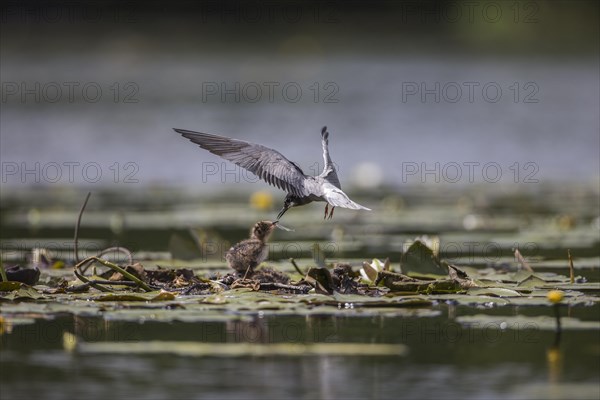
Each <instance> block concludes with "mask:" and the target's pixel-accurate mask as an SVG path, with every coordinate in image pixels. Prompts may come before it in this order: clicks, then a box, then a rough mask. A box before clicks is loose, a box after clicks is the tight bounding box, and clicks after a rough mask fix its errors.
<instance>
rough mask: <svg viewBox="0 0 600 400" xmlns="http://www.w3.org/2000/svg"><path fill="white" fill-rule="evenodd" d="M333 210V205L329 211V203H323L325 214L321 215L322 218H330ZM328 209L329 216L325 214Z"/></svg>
mask: <svg viewBox="0 0 600 400" xmlns="http://www.w3.org/2000/svg"><path fill="white" fill-rule="evenodd" d="M333 210H335V207H334V206H331V211H329V203H327V204H326V205H325V215H323V219H331V217H333ZM328 211H329V216H327V212H328Z"/></svg>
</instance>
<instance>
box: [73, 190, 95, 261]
mask: <svg viewBox="0 0 600 400" xmlns="http://www.w3.org/2000/svg"><path fill="white" fill-rule="evenodd" d="M91 195H92V192H88V194H87V196H85V201H84V202H83V205H82V206H81V209H80V210H79V216H78V217H77V224H75V237H74V239H73V240H74V241H75V243H74V251H75V262H76V263H77V264H78V263H79V225H80V224H81V216H82V215H83V211H85V206H87V203H88V200H89V199H90V196H91Z"/></svg>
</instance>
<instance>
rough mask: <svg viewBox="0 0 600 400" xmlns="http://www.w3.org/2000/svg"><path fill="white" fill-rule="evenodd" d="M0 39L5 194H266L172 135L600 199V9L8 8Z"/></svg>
mask: <svg viewBox="0 0 600 400" xmlns="http://www.w3.org/2000/svg"><path fill="white" fill-rule="evenodd" d="M1 29H2V38H1V45H2V57H1V61H0V66H1V73H2V103H1V106H2V118H1V122H0V124H1V125H0V128H1V132H2V138H1V153H0V155H1V157H2V163H3V164H2V165H3V169H2V185H3V187H6V188H7V189H12V188H15V187H16V188H21V187H23V186H35V185H41V186H49V187H57V186H66V187H72V186H73V185H87V186H92V187H94V188H98V187H102V186H108V187H120V188H124V187H126V188H127V189H128V190H134V189H135V190H136V191H137V190H146V189H147V187H149V186H152V185H180V186H183V187H186V188H190V187H195V188H198V190H204V189H206V188H207V187H208V186H209V185H213V186H216V188H211V189H210V190H220V188H221V187H224V186H227V187H228V188H231V187H232V186H235V185H234V183H235V179H238V180H240V181H253V180H252V179H244V178H245V177H244V176H242V175H241V173H240V172H239V171H238V173H237V175H236V173H230V174H229V175H227V171H228V170H224V168H223V166H222V164H221V160H220V159H219V158H217V157H214V156H212V155H209V154H207V153H205V152H203V151H201V150H199V149H197V148H195V147H194V146H193V145H191V144H190V143H187V142H186V141H185V140H183V139H182V138H180V137H178V135H177V134H175V133H174V132H173V131H172V128H174V127H178V128H185V129H191V130H198V131H203V132H212V133H217V134H222V135H226V136H231V137H236V138H241V139H245V140H249V141H255V142H258V143H263V144H266V145H269V146H271V147H274V148H276V149H278V150H280V151H281V152H283V153H284V154H285V155H286V156H288V158H290V159H292V160H294V161H296V162H297V163H298V164H299V165H301V166H302V167H303V168H304V170H305V172H313V173H316V172H317V170H318V169H319V167H320V165H321V163H322V161H321V157H320V142H319V130H320V128H321V127H322V126H324V125H327V126H328V127H329V130H330V132H331V148H332V149H331V150H332V155H333V157H334V160H335V162H336V163H337V165H338V168H339V172H340V175H341V178H342V182H343V184H344V186H345V187H346V188H348V187H349V186H353V185H354V186H361V185H362V186H363V187H366V188H371V187H376V186H378V185H380V184H386V185H392V186H398V185H402V184H418V185H422V184H434V185H436V184H443V183H450V184H461V183H462V184H465V183H466V184H472V183H484V184H486V183H508V184H518V185H522V184H524V183H525V184H529V183H536V182H539V183H551V182H560V181H568V182H578V183H584V184H588V185H595V186H597V185H598V179H599V172H598V171H599V170H600V165H599V155H598V149H599V147H600V143H599V141H600V139H599V134H598V132H599V130H600V126H599V116H598V109H599V96H598V93H599V90H600V89H599V78H598V68H599V65H598V48H599V43H598V41H599V31H598V4H597V2H594V1H564V2H561V1H523V2H519V1H516V2H487V1H481V2H477V1H475V2H471V1H457V2H451V3H447V2H441V1H440V2H436V1H427V2H417V1H407V2H402V1H398V2H396V1H384V2H372V3H371V2H370V3H369V4H368V5H364V4H362V2H353V1H350V2H335V1H328V2H317V1H314V2H312V1H308V2H306V1H303V2H294V1H284V2H267V3H260V2H241V3H238V2H233V1H199V2H196V1H193V2H174V3H173V2H170V3H168V5H167V4H163V3H161V2H145V3H143V4H138V3H129V2H111V1H95V2H90V3H85V4H78V3H76V2H38V1H14V2H10V1H9V2H7V3H5V5H3V11H2V27H1ZM36 163H39V165H38V164H36ZM203 163H207V164H203ZM211 163H212V164H211ZM215 163H216V164H215ZM422 163H424V164H422ZM436 163H439V166H436ZM454 163H456V164H458V167H460V168H457V166H456V165H455V164H454ZM464 163H467V164H464ZM469 163H473V164H469ZM476 163H479V164H476ZM488 163H492V164H493V165H491V166H489V165H488V166H487V167H486V165H487V164H488ZM209 164H211V165H209ZM215 166H216V167H217V168H218V169H217V170H216V171H215V170H214V169H213V168H214V167H215ZM225 166H226V168H231V169H232V170H235V169H234V168H233V167H231V165H230V164H225ZM426 170H431V171H433V172H431V173H430V174H426V173H425V172H426ZM28 171H33V172H28ZM36 171H37V172H36ZM436 171H439V172H436ZM470 171H471V173H472V176H471V178H470V177H469V172H470ZM38 172H39V173H38ZM498 174H500V175H499V177H498V178H496V176H497V175H498ZM367 178H368V179H367ZM496 179H497V180H496ZM224 181H226V182H224ZM253 184H254V181H253ZM259 185H260V187H265V185H264V184H263V183H262V182H261V183H259ZM255 186H256V185H255ZM522 186H527V185H522ZM245 190H247V189H245Z"/></svg>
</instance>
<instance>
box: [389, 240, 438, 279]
mask: <svg viewBox="0 0 600 400" xmlns="http://www.w3.org/2000/svg"><path fill="white" fill-rule="evenodd" d="M400 271H401V272H402V273H403V274H406V275H408V274H410V273H415V274H420V275H428V274H432V275H434V276H437V277H440V276H447V275H448V270H447V268H444V267H443V266H442V265H441V264H440V262H439V261H438V260H437V258H436V257H435V255H434V254H433V250H431V249H430V248H429V247H427V246H426V245H425V244H424V243H423V242H421V241H420V240H415V242H414V243H413V244H412V245H411V246H410V247H409V248H408V250H406V252H405V253H404V254H402V257H401V258H400Z"/></svg>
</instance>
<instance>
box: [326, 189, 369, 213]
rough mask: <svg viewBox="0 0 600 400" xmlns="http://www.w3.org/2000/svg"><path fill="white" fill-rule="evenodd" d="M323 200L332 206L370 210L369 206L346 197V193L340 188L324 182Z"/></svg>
mask: <svg viewBox="0 0 600 400" xmlns="http://www.w3.org/2000/svg"><path fill="white" fill-rule="evenodd" d="M323 189H324V194H323V197H325V200H326V201H327V202H328V203H329V204H331V205H332V206H334V207H343V208H349V209H351V210H368V211H371V209H370V208H367V207H364V206H361V205H360V204H358V203H355V202H353V201H352V200H350V199H349V198H348V196H347V195H346V193H344V192H342V190H341V189H338V188H336V187H335V186H333V185H331V184H326V185H324V187H323Z"/></svg>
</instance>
